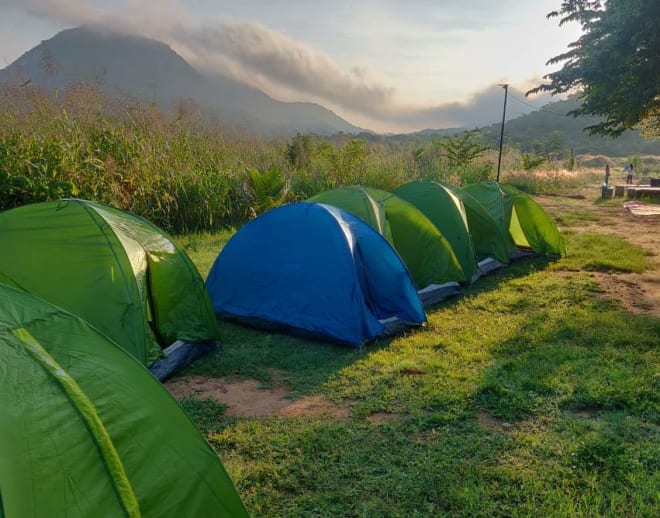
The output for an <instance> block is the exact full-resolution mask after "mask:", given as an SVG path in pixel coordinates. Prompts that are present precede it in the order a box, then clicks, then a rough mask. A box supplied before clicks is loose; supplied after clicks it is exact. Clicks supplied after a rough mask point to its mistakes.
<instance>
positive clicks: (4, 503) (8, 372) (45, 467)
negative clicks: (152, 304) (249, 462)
mask: <svg viewBox="0 0 660 518" xmlns="http://www.w3.org/2000/svg"><path fill="white" fill-rule="evenodd" d="M0 459H1V461H0V517H3V518H24V517H26V516H30V517H32V518H51V517H53V516H66V517H68V518H88V517H90V516H99V517H100V516H126V517H130V518H137V517H144V518H149V517H151V518H186V517H188V518H197V517H199V516H218V517H246V516H247V513H246V511H245V508H244V506H243V503H242V502H241V499H240V497H239V495H238V493H237V492H236V489H235V487H234V485H233V483H232V481H231V479H230V478H229V476H228V474H227V473H226V471H225V469H224V467H223V465H222V463H221V461H220V459H219V458H218V456H217V454H216V453H215V452H214V451H213V450H212V449H211V447H210V446H209V444H208V443H207V442H206V440H205V438H204V436H203V435H202V434H201V433H199V431H198V430H197V429H196V428H195V425H194V424H193V423H192V421H191V420H190V419H189V418H188V416H187V415H186V414H185V413H184V412H183V410H182V409H181V407H179V405H178V404H177V402H176V401H175V400H174V399H173V398H172V396H170V394H169V393H168V392H167V391H166V390H165V388H163V386H162V385H161V384H160V383H159V382H158V381H157V380H156V379H155V378H154V377H153V376H152V375H151V374H150V373H149V372H148V371H147V370H146V368H145V367H144V366H143V365H141V364H140V363H139V362H138V361H137V360H136V359H135V358H134V357H133V356H131V355H130V354H128V353H127V352H126V351H125V350H124V349H122V348H121V347H119V346H118V345H117V344H115V343H113V342H112V341H111V340H110V339H109V338H107V337H106V336H105V335H103V334H102V333H101V332H100V331H98V330H97V329H96V328H94V327H92V326H90V325H89V324H88V323H86V322H85V321H84V320H82V319H81V318H79V317H77V316H74V315H72V314H71V313H69V312H67V311H65V310H63V309H61V308H59V307H56V306H54V305H52V304H50V303H49V302H46V301H45V300H43V299H41V298H38V297H36V296H34V295H31V294H29V293H26V292H25V291H23V290H20V289H17V288H15V287H10V286H7V285H5V284H0Z"/></svg>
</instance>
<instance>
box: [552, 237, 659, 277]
mask: <svg viewBox="0 0 660 518" xmlns="http://www.w3.org/2000/svg"><path fill="white" fill-rule="evenodd" d="M565 238H566V249H567V255H566V257H564V258H563V259H562V260H561V261H559V262H557V263H556V264H554V265H553V266H552V267H551V268H553V269H562V270H573V271H577V270H592V271H602V272H614V271H618V272H636V273H640V272H642V271H644V270H645V269H647V268H649V267H650V266H651V262H650V260H649V257H650V256H651V255H652V253H651V252H648V251H645V250H643V249H642V248H640V247H638V246H635V245H632V244H630V243H629V242H628V241H626V240H625V239H622V238H620V237H617V236H606V235H603V234H593V233H582V234H568V233H567V234H565Z"/></svg>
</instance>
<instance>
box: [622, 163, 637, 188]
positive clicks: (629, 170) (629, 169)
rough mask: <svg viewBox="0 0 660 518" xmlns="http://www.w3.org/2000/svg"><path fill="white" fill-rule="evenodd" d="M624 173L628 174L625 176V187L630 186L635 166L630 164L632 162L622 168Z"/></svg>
mask: <svg viewBox="0 0 660 518" xmlns="http://www.w3.org/2000/svg"><path fill="white" fill-rule="evenodd" d="M623 170H624V171H626V173H628V176H626V185H632V183H633V176H634V174H635V166H634V165H633V164H632V162H631V163H630V164H628V165H626V167H624V168H623Z"/></svg>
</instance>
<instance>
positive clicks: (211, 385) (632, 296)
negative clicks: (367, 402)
mask: <svg viewBox="0 0 660 518" xmlns="http://www.w3.org/2000/svg"><path fill="white" fill-rule="evenodd" d="M597 197H598V187H597V186H594V187H593V188H590V189H585V190H583V191H581V192H579V193H575V194H574V195H572V196H539V197H537V198H536V199H537V201H538V202H539V204H540V205H541V206H542V207H544V208H545V209H546V211H548V213H550V214H551V215H555V216H556V215H558V214H561V213H567V212H584V211H588V212H591V213H593V214H594V215H596V216H598V221H593V222H591V221H587V222H586V223H585V226H583V227H579V228H578V227H570V229H567V230H571V231H574V232H580V231H587V232H594V233H604V234H613V235H616V236H620V237H622V238H624V239H626V240H627V241H629V242H630V243H633V244H635V245H639V246H640V247H642V248H644V249H645V250H648V251H650V252H652V253H653V254H654V255H652V256H651V257H650V259H651V261H652V262H653V264H654V267H653V268H652V269H650V270H648V271H646V272H644V273H642V274H635V273H601V272H593V273H591V274H590V275H591V277H592V278H593V279H594V280H595V281H596V282H597V283H598V285H599V286H600V289H601V294H602V297H603V298H605V299H614V300H618V301H619V302H620V303H621V304H623V306H624V307H625V308H627V309H628V310H629V311H630V312H631V313H634V314H644V315H650V316H653V317H658V318H660V215H658V214H655V215H643V216H642V215H634V214H632V213H631V212H630V211H629V210H627V209H625V208H624V206H623V203H625V202H626V201H628V200H627V199H625V198H622V199H621V203H616V204H612V203H608V204H598V203H594V201H595V200H596V199H597ZM560 229H561V227H560ZM559 274H560V275H572V273H571V272H560V273H559ZM166 387H167V388H168V389H169V390H170V392H171V393H172V394H173V395H174V397H176V398H177V399H183V398H187V397H195V398H197V399H214V400H216V401H218V402H220V403H222V404H224V405H227V410H226V412H225V415H227V416H236V417H250V418H263V417H272V416H280V417H283V418H287V417H327V418H329V419H336V420H341V421H345V420H347V419H348V418H349V415H350V403H349V402H344V403H342V404H337V403H334V402H332V401H329V400H328V399H326V398H325V397H324V396H322V395H312V396H308V397H304V398H301V399H296V400H293V399H291V394H290V393H289V392H288V391H287V390H286V389H283V388H275V389H264V388H263V387H262V386H261V384H260V383H259V382H258V381H257V380H254V379H248V380H240V381H234V380H230V379H227V378H209V377H204V376H188V377H184V378H177V379H175V380H173V381H170V382H168V383H166ZM393 419H397V416H395V415H390V414H377V415H374V416H371V417H370V421H371V422H372V424H374V425H379V424H382V423H385V422H388V421H391V420H393ZM479 420H480V423H481V424H482V425H483V426H484V427H486V428H489V427H497V428H502V427H506V426H507V425H506V424H503V423H500V422H499V421H496V420H494V419H492V418H489V417H488V416H487V415H485V414H484V415H480V416H479Z"/></svg>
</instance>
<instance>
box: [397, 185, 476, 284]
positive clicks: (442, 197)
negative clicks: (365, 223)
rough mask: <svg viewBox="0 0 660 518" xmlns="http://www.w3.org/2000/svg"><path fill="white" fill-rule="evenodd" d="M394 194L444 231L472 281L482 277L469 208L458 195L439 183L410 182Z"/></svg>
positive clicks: (464, 270) (443, 233)
mask: <svg viewBox="0 0 660 518" xmlns="http://www.w3.org/2000/svg"><path fill="white" fill-rule="evenodd" d="M393 194H396V195H397V196H399V197H401V198H403V199H404V200H406V201H408V202H410V203H412V204H413V205H414V206H415V207H417V208H418V209H419V210H420V211H422V213H423V214H424V215H425V216H426V217H427V218H428V219H429V220H430V221H431V223H433V224H434V225H435V226H436V228H437V229H438V230H440V232H441V233H442V235H443V236H445V237H446V238H447V240H448V241H449V244H451V247H452V249H453V250H454V253H455V254H456V258H457V259H458V261H459V262H460V264H461V268H462V269H463V272H464V273H465V275H466V277H467V278H468V279H471V280H474V279H475V278H476V277H478V276H479V270H478V268H477V259H476V257H475V255H474V247H473V245H472V238H471V236H470V230H469V227H468V221H467V215H466V213H465V207H464V206H463V202H462V201H461V199H460V198H459V197H458V196H456V195H455V194H454V193H453V192H452V191H451V190H450V189H448V188H446V187H445V186H444V185H441V184H439V183H436V182H411V183H407V184H405V185H402V186H401V187H399V188H398V189H396V190H394V192H393Z"/></svg>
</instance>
